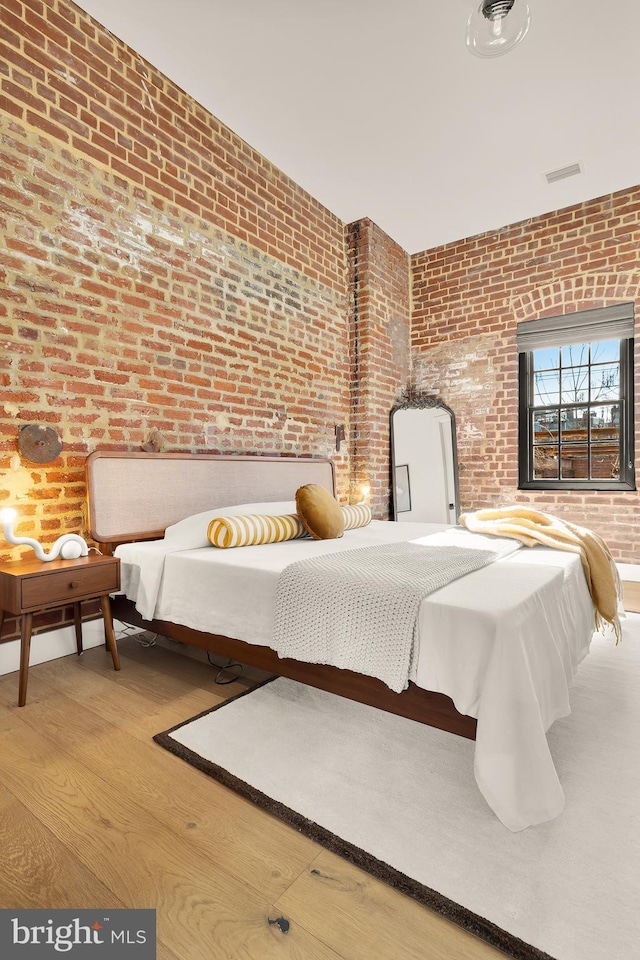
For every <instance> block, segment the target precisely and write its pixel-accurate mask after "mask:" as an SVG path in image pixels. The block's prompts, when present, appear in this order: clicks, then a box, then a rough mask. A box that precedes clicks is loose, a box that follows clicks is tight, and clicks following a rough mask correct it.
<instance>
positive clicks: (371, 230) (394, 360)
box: [347, 219, 411, 519]
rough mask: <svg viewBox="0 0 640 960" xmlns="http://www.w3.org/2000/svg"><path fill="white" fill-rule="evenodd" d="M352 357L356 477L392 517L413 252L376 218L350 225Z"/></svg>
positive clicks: (379, 512) (376, 506)
mask: <svg viewBox="0 0 640 960" xmlns="http://www.w3.org/2000/svg"><path fill="white" fill-rule="evenodd" d="M347 238H348V240H347V243H348V261H349V268H350V276H349V283H350V307H351V357H352V377H351V384H352V477H353V482H354V484H355V485H356V486H357V485H358V484H359V483H366V484H369V485H370V486H371V507H372V510H373V512H374V515H375V516H376V517H379V518H381V519H388V516H389V499H390V473H389V412H390V410H391V407H392V406H393V404H394V403H395V401H396V400H397V399H398V395H399V393H400V391H401V390H402V388H403V387H405V386H406V385H407V381H408V379H409V373H410V351H409V334H410V324H411V310H410V302H411V301H410V284H409V280H410V277H409V257H408V255H407V254H406V253H405V251H404V250H403V249H402V248H401V247H400V246H398V244H397V243H395V241H393V240H392V239H391V238H390V237H388V236H387V234H385V233H384V232H383V231H382V230H380V228H379V227H377V226H376V224H375V223H373V222H372V221H371V220H368V219H365V220H359V221H358V222H357V223H352V224H350V225H349V227H348V228H347Z"/></svg>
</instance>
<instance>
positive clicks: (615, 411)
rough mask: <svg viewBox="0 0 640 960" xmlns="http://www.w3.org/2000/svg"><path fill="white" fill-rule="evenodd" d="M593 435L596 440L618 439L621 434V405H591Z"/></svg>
mask: <svg viewBox="0 0 640 960" xmlns="http://www.w3.org/2000/svg"><path fill="white" fill-rule="evenodd" d="M591 435H592V439H594V440H609V439H616V438H619V436H620V406H619V404H617V403H604V404H602V406H594V407H591Z"/></svg>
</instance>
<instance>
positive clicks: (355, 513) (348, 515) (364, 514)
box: [342, 503, 371, 530]
mask: <svg viewBox="0 0 640 960" xmlns="http://www.w3.org/2000/svg"><path fill="white" fill-rule="evenodd" d="M342 516H343V517H344V528H345V530H355V528H356V527H366V526H367V524H368V523H371V509H370V508H369V507H368V506H367V505H366V503H349V504H345V505H344V506H343V507H342Z"/></svg>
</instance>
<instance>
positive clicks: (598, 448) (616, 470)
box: [591, 442, 620, 480]
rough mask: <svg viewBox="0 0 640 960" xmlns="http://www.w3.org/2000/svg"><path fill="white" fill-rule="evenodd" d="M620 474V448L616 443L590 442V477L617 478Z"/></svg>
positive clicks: (599, 478) (596, 478)
mask: <svg viewBox="0 0 640 960" xmlns="http://www.w3.org/2000/svg"><path fill="white" fill-rule="evenodd" d="M619 476H620V448H619V445H618V444H617V443H613V442H612V443H592V444H591V478H592V479H593V480H617V479H618V477H619Z"/></svg>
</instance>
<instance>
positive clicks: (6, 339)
mask: <svg viewBox="0 0 640 960" xmlns="http://www.w3.org/2000/svg"><path fill="white" fill-rule="evenodd" d="M0 144H1V150H0V237H2V240H1V242H0V337H1V340H0V345H1V348H2V349H1V353H0V387H1V391H2V392H1V394H0V503H4V502H7V501H8V502H11V503H13V504H15V505H17V506H18V507H19V509H20V515H21V518H22V519H21V524H20V527H19V532H20V533H23V534H25V535H30V536H35V537H37V538H38V539H40V540H42V541H43V542H44V543H45V544H49V543H51V542H52V541H53V540H55V539H56V537H58V536H59V535H60V534H61V533H64V532H67V531H75V532H86V531H85V528H84V519H83V506H84V500H85V488H84V461H85V458H86V455H87V454H88V453H89V452H90V451H92V450H94V449H96V448H103V449H104V448H112V449H113V448H119V449H130V450H137V449H139V448H140V446H141V445H142V444H143V443H144V442H146V441H147V440H148V439H149V437H150V436H151V435H152V434H154V433H157V434H159V435H160V436H161V438H162V440H163V442H164V444H165V448H166V449H168V450H188V451H192V452H234V451H235V452H242V453H246V452H252V453H253V452H255V453H283V454H285V455H287V454H289V455H293V454H296V455H328V456H333V458H334V459H335V461H336V466H337V476H338V492H339V495H340V496H341V497H342V498H346V497H347V496H348V493H349V480H350V472H349V471H350V461H349V445H348V444H345V445H344V446H343V447H342V449H341V451H340V454H336V452H335V435H334V425H335V424H336V423H345V424H347V425H348V424H349V419H350V402H351V399H350V383H349V317H348V303H347V280H346V246H345V235H344V225H343V224H342V223H341V222H340V220H339V219H338V218H337V217H335V216H333V215H332V214H331V213H329V212H328V211H327V210H326V209H325V208H324V207H323V206H322V205H321V204H319V203H317V202H316V201H315V200H314V199H313V198H312V197H310V196H309V195H308V194H306V193H305V192H304V191H303V190H302V189H301V188H300V187H298V186H297V185H296V184H295V183H293V182H292V181H291V180H290V179H288V178H287V177H286V176H285V175H284V174H283V173H281V172H280V171H279V170H277V169H276V168H274V167H273V166H272V165H271V164H269V163H268V161H267V160H265V159H264V158H263V157H261V156H260V155H259V154H257V153H256V151H254V150H252V148H251V147H249V146H248V145H247V144H246V143H244V142H243V141H242V140H240V138H239V137H237V136H236V135H235V134H233V133H232V132H231V131H229V130H227V129H226V128H225V127H224V126H223V125H222V124H221V123H219V122H218V121H217V120H216V119H215V118H214V117H212V116H211V115H210V114H208V113H207V112H206V111H205V110H203V109H202V108H201V107H200V106H199V105H198V104H197V103H196V102H195V101H193V100H192V99H191V98H189V97H188V96H187V95H186V94H185V93H184V92H183V91H181V90H180V89H178V88H177V87H175V86H174V85H173V84H172V83H171V82H170V81H169V80H167V78H165V77H163V76H162V75H161V74H159V73H158V72H157V71H156V70H155V69H154V68H153V67H151V66H150V65H149V64H147V63H145V62H144V61H142V60H141V58H139V57H138V56H137V55H136V54H135V53H134V52H133V51H132V50H130V49H129V48H128V47H126V46H125V45H123V44H121V43H120V42H119V41H117V40H116V39H115V38H114V37H113V36H111V35H110V34H109V33H107V32H106V31H104V30H103V29H102V28H101V27H99V26H98V25H97V24H96V23H95V22H94V21H92V20H91V18H89V17H88V16H87V15H86V14H84V13H83V12H82V11H80V10H79V9H78V8H77V7H75V6H73V4H69V3H63V2H57V0H48V2H39V0H24V2H19V0H3V3H2V5H1V6H0ZM36 422H37V423H40V424H47V425H49V426H51V427H53V428H54V429H55V430H56V431H57V432H58V433H59V435H60V437H61V439H62V441H63V450H62V454H61V455H60V456H59V457H58V458H57V459H56V460H55V461H54V462H52V463H50V464H46V465H42V466H39V465H37V464H33V463H30V462H28V461H26V460H24V459H22V458H21V457H20V456H19V454H18V452H17V449H16V440H17V435H18V431H19V429H20V427H21V426H24V425H25V424H27V423H36ZM21 553H24V548H15V549H8V548H7V546H6V544H4V543H2V542H0V559H9V558H16V557H17V556H19V555H20V554H21ZM59 616H60V614H53V615H48V616H47V617H46V618H41V619H40V620H39V626H42V625H45V624H46V625H49V626H50V625H51V621H52V618H53V620H54V621H56V618H57V617H59ZM56 622H57V621H56ZM14 632H15V631H14V630H13V629H12V627H11V626H8V627H5V630H4V631H3V638H5V639H6V638H8V637H10V636H11V635H13V633H14Z"/></svg>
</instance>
